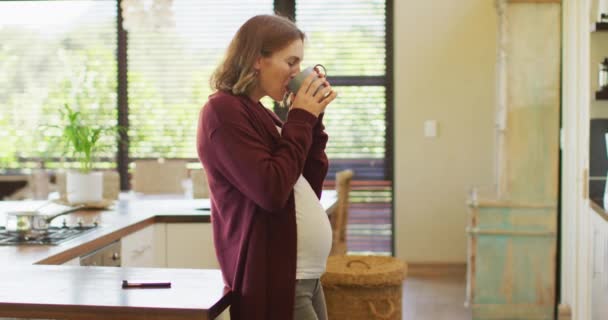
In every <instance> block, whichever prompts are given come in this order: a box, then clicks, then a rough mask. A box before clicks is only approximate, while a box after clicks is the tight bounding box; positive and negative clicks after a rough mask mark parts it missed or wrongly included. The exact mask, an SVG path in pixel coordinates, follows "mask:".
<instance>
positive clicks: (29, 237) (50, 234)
mask: <svg viewBox="0 0 608 320" xmlns="http://www.w3.org/2000/svg"><path fill="white" fill-rule="evenodd" d="M96 227H97V223H95V224H92V225H83V224H82V223H80V224H78V225H76V226H67V225H65V224H64V225H63V226H61V227H54V226H51V227H49V228H48V229H47V230H46V231H38V232H29V233H27V234H23V233H21V232H17V231H8V230H6V228H5V227H0V246H14V245H47V246H48V245H57V244H60V243H62V242H65V241H68V240H70V239H74V238H76V237H78V236H80V235H83V234H85V233H87V232H89V231H91V230H93V229H95V228H96Z"/></svg>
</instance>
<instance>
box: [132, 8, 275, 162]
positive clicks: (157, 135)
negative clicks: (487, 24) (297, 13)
mask: <svg viewBox="0 0 608 320" xmlns="http://www.w3.org/2000/svg"><path fill="white" fill-rule="evenodd" d="M173 12H174V20H175V26H174V27H170V28H166V30H149V29H146V28H141V30H137V29H136V30H130V31H129V34H128V46H127V47H128V72H129V74H128V91H129V128H130V130H129V138H130V146H129V157H130V158H131V159H133V158H159V157H163V158H190V159H193V160H194V159H197V157H198V156H197V154H196V144H195V143H196V141H195V140H196V126H197V121H198V112H199V110H200V108H201V107H202V105H203V104H204V103H205V101H206V100H207V97H208V96H209V95H210V94H211V89H210V86H209V78H210V76H211V74H212V72H213V71H214V70H215V67H216V66H217V65H218V64H219V62H220V60H221V58H223V54H224V52H225V50H226V48H227V47H228V43H229V41H230V39H231V38H232V36H233V35H234V34H235V33H236V31H237V29H238V28H239V27H240V25H241V24H242V23H243V22H244V21H245V20H247V19H248V18H249V17H251V16H252V15H255V14H272V12H273V3H272V0H258V1H242V0H229V1H226V0H223V1H200V0H174V1H173ZM194 161H196V160H194Z"/></svg>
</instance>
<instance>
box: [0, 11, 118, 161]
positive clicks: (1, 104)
mask: <svg viewBox="0 0 608 320" xmlns="http://www.w3.org/2000/svg"><path fill="white" fill-rule="evenodd" d="M115 50H116V3H115V2H114V1H86V0H77V1H3V2H0V111H1V112H0V168H3V169H7V168H26V167H33V166H35V165H37V162H38V160H42V161H45V162H47V163H46V164H47V165H49V166H56V165H57V164H58V160H59V158H60V157H62V155H63V152H62V150H61V149H60V148H58V147H57V146H56V144H55V140H54V139H53V137H56V136H58V135H59V134H60V133H59V130H58V129H54V128H51V127H48V126H52V125H57V124H59V121H60V113H59V110H60V109H61V108H63V105H64V104H66V103H67V104H69V105H70V107H72V108H73V109H76V110H79V111H81V112H82V113H83V114H84V117H85V118H86V119H87V121H89V122H91V123H94V124H101V125H103V124H109V125H115V124H116V58H115ZM102 144H104V145H105V146H106V147H107V149H106V152H102V154H101V156H103V157H107V158H111V159H112V158H113V156H114V153H115V149H116V147H115V141H114V139H112V138H110V137H105V138H104V141H103V143H102Z"/></svg>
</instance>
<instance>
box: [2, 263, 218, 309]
mask: <svg viewBox="0 0 608 320" xmlns="http://www.w3.org/2000/svg"><path fill="white" fill-rule="evenodd" d="M122 280H165V281H170V282H171V288H158V289H122V287H121V284H122ZM33 288H35V289H33ZM0 301H2V302H0V317H19V318H45V319H48V318H56V319H90V320H96V319H133V320H137V319H200V320H207V319H214V318H215V317H217V316H218V315H219V314H220V313H221V312H222V311H223V310H224V309H226V307H227V306H228V305H229V302H230V294H229V293H228V294H225V293H224V284H223V280H222V275H221V273H220V271H219V270H202V269H154V268H112V267H79V266H42V265H38V266H29V267H25V268H24V267H19V268H16V267H15V268H3V269H2V281H1V285H0Z"/></svg>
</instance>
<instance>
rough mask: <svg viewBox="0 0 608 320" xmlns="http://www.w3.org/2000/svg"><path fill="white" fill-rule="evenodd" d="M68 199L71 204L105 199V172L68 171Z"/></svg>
mask: <svg viewBox="0 0 608 320" xmlns="http://www.w3.org/2000/svg"><path fill="white" fill-rule="evenodd" d="M66 194H67V200H68V202H69V203H71V204H80V203H91V202H99V201H102V200H103V174H102V173H101V172H90V173H86V174H83V173H80V172H77V171H68V173H67V176H66Z"/></svg>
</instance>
